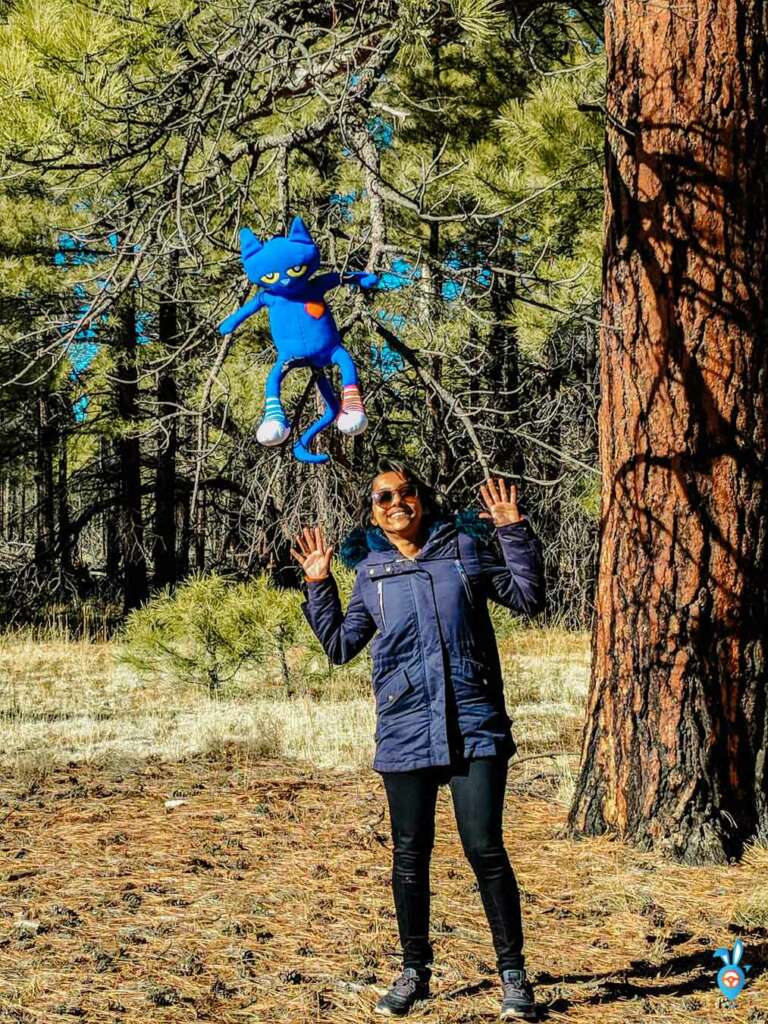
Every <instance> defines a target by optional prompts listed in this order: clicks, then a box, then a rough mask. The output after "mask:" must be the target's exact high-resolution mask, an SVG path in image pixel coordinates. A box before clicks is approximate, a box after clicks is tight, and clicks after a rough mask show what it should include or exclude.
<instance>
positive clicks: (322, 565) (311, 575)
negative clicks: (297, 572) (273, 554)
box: [291, 526, 333, 580]
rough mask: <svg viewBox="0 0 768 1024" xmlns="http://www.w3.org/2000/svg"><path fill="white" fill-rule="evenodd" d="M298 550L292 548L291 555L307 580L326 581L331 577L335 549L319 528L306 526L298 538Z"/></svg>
mask: <svg viewBox="0 0 768 1024" xmlns="http://www.w3.org/2000/svg"><path fill="white" fill-rule="evenodd" d="M296 548H298V551H297V550H296ZM296 548H291V554H292V555H293V557H294V558H295V559H296V561H297V562H298V563H299V565H300V566H301V568H302V569H303V570H304V575H305V577H306V578H307V579H309V580H324V579H327V578H328V577H329V576H330V575H331V559H332V558H333V548H332V547H328V545H327V544H326V543H325V540H324V539H323V531H322V530H321V529H320V527H319V526H313V527H309V526H305V527H304V529H303V530H302V531H301V533H300V534H299V535H298V537H297V538H296Z"/></svg>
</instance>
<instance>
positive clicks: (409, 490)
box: [371, 484, 419, 508]
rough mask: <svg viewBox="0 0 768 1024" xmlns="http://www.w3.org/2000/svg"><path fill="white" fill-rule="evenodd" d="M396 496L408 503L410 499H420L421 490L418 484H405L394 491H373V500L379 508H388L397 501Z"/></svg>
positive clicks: (387, 489) (388, 489) (389, 489)
mask: <svg viewBox="0 0 768 1024" xmlns="http://www.w3.org/2000/svg"><path fill="white" fill-rule="evenodd" d="M396 494H399V495H400V497H401V498H402V499H403V501H407V500H408V499H409V498H411V499H412V498H418V496H419V490H418V488H417V486H416V484H403V485H402V487H395V488H394V489H391V488H386V489H385V490H383V491H373V492H372V494H371V499H372V500H373V503H374V505H378V506H379V508H387V507H388V506H389V505H391V504H392V502H393V501H394V500H395V495H396Z"/></svg>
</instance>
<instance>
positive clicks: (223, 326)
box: [219, 292, 265, 334]
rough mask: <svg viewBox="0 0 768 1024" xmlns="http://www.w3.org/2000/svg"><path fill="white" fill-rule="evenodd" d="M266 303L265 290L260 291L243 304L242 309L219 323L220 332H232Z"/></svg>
mask: <svg viewBox="0 0 768 1024" xmlns="http://www.w3.org/2000/svg"><path fill="white" fill-rule="evenodd" d="M264 305H265V302H264V292H259V293H258V295H255V296H254V297H253V298H252V299H249V301H248V302H246V304H245V305H244V306H241V307H240V309H236V310H235V312H234V313H232V315H231V316H228V317H227V319H226V320H222V322H221V323H220V324H219V333H220V334H231V333H232V331H234V330H235V329H236V328H238V327H239V326H240V324H241V323H242V322H243V320H247V319H248V317H249V316H253V314H254V313H257V312H258V311H259V310H260V309H261V307H262V306H264Z"/></svg>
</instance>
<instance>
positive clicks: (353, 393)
mask: <svg viewBox="0 0 768 1024" xmlns="http://www.w3.org/2000/svg"><path fill="white" fill-rule="evenodd" d="M336 426H337V427H338V428H339V430H340V431H341V432H342V434H351V435H354V434H361V433H362V432H363V431H364V430H365V428H366V427H367V426H368V417H367V416H366V415H365V407H364V405H363V399H362V398H361V396H360V389H359V388H358V386H357V384H346V385H345V387H344V391H343V394H342V399H341V412H340V413H339V415H338V416H337V417H336Z"/></svg>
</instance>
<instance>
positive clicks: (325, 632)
mask: <svg viewBox="0 0 768 1024" xmlns="http://www.w3.org/2000/svg"><path fill="white" fill-rule="evenodd" d="M301 610H302V611H303V612H304V615H305V617H306V619H307V622H308V623H309V625H310V628H311V630H312V632H313V633H314V634H315V636H316V637H317V639H318V640H319V641H320V643H321V645H322V648H323V650H324V651H325V653H326V654H327V655H328V657H329V658H330V659H331V661H332V662H333V664H334V665H344V664H346V662H348V661H351V660H352V658H354V657H355V655H356V654H359V653H360V651H362V649H363V648H364V647H365V645H366V644H367V643H368V641H369V640H370V639H371V637H372V636H373V634H374V633H375V632H376V623H375V621H374V620H373V618H372V616H371V615H370V613H369V612H368V609H367V608H366V607H365V604H364V602H363V598H362V594H361V593H360V575H359V574H358V576H357V578H356V580H355V585H354V587H353V588H352V597H351V599H350V602H349V607H348V608H347V612H346V615H345V614H344V612H343V611H342V609H341V601H340V600H339V591H338V588H337V586H336V581H335V580H334V578H333V576H329V577H328V578H327V579H324V580H316V581H314V582H310V583H307V600H306V601H305V602H304V604H302V606H301Z"/></svg>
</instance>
